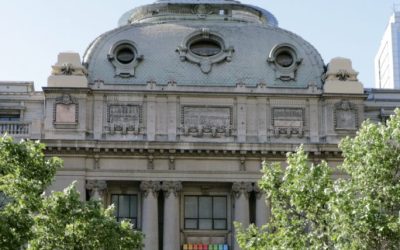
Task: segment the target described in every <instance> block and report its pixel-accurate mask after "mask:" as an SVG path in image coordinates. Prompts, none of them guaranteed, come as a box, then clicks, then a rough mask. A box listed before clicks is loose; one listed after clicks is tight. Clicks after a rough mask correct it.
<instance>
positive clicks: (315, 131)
mask: <svg viewBox="0 0 400 250" xmlns="http://www.w3.org/2000/svg"><path fill="white" fill-rule="evenodd" d="M308 102H309V110H310V117H309V124H310V141H311V142H319V123H320V121H319V120H320V117H319V111H318V99H316V98H312V99H311V98H310V99H309V100H308Z"/></svg>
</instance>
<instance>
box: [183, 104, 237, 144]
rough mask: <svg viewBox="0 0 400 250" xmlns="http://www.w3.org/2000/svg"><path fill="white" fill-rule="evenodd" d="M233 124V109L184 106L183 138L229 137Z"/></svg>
mask: <svg viewBox="0 0 400 250" xmlns="http://www.w3.org/2000/svg"><path fill="white" fill-rule="evenodd" d="M232 124H233V122H232V107H212V106H183V107H182V109H181V127H180V131H181V135H183V136H192V137H214V138H218V137H229V136H231V135H232V132H233V126H232Z"/></svg>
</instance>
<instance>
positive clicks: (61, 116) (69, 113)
mask: <svg viewBox="0 0 400 250" xmlns="http://www.w3.org/2000/svg"><path fill="white" fill-rule="evenodd" d="M78 112H79V104H78V101H77V100H76V99H75V98H74V97H72V96H71V95H69V94H64V95H62V96H60V97H57V98H56V101H55V103H54V109H53V113H54V114H53V123H54V124H72V125H74V124H77V123H78Z"/></svg>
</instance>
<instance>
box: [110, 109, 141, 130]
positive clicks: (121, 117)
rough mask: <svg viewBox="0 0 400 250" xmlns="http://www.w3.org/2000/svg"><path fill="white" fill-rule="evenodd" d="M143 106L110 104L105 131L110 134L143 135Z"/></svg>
mask: <svg viewBox="0 0 400 250" xmlns="http://www.w3.org/2000/svg"><path fill="white" fill-rule="evenodd" d="M142 117H143V115H142V106H141V105H137V104H108V105H107V124H106V126H105V131H106V132H107V133H110V134H115V133H120V134H133V135H138V134H143V131H144V129H143V119H142Z"/></svg>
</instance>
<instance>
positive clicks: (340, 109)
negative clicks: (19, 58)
mask: <svg viewBox="0 0 400 250" xmlns="http://www.w3.org/2000/svg"><path fill="white" fill-rule="evenodd" d="M334 110H335V111H334V117H335V118H334V120H335V129H336V130H356V129H357V127H358V125H357V124H358V117H357V108H356V107H355V105H354V104H352V103H351V102H349V101H345V100H342V101H341V102H339V103H337V104H335V109H334Z"/></svg>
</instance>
